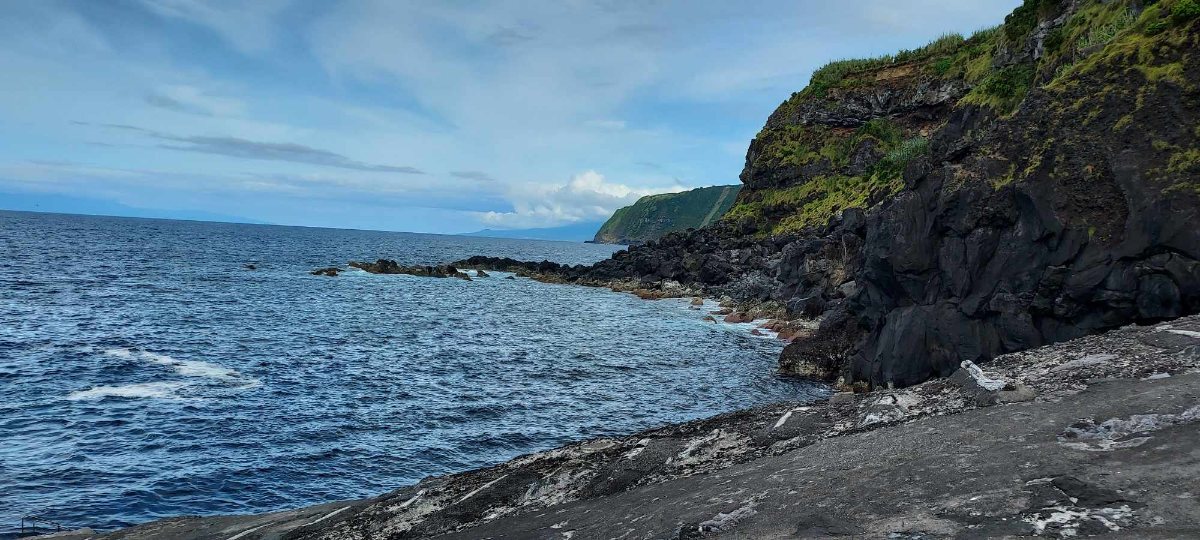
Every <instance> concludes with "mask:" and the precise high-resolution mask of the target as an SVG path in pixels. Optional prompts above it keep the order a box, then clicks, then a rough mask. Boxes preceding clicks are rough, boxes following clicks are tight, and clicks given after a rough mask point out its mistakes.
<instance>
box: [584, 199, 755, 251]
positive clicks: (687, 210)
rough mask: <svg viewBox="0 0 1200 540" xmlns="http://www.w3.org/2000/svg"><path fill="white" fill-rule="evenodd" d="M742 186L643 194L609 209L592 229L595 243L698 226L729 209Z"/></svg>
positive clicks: (642, 239) (630, 241)
mask: <svg viewBox="0 0 1200 540" xmlns="http://www.w3.org/2000/svg"><path fill="white" fill-rule="evenodd" d="M741 189H742V186H714V187H706V188H697V189H693V190H690V191H684V192H680V193H663V194H661V195H647V196H645V197H642V198H641V199H638V201H637V202H636V203H634V204H633V205H630V206H626V207H624V208H621V209H619V210H617V211H616V212H615V213H613V215H612V217H610V218H608V221H606V222H604V225H603V226H601V227H600V230H599V232H597V233H596V238H595V240H594V242H596V243H597V244H624V245H638V244H644V243H646V242H649V241H650V240H657V239H659V238H661V237H663V236H664V235H666V234H667V233H672V232H679V231H686V230H687V229H699V228H701V227H704V226H706V225H709V224H710V223H714V222H715V221H716V220H718V219H720V218H721V217H722V216H724V215H725V212H728V211H729V208H730V207H731V206H733V202H734V200H735V199H736V198H737V194H738V192H739V191H740V190H741Z"/></svg>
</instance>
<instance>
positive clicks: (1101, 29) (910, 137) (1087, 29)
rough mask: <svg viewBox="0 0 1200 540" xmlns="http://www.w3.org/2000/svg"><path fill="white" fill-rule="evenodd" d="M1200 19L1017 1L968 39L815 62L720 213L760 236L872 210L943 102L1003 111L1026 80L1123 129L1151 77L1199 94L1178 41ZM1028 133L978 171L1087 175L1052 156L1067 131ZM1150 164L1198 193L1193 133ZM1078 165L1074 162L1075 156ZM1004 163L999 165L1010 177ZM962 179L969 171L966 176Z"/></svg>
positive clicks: (1174, 4) (1146, 9) (1049, 0)
mask: <svg viewBox="0 0 1200 540" xmlns="http://www.w3.org/2000/svg"><path fill="white" fill-rule="evenodd" d="M1197 27H1200V0H1151V1H1133V0H1123V1H1101V0H1083V1H1081V2H1078V3H1073V2H1068V1H1066V0H1025V1H1024V3H1023V4H1022V5H1021V6H1019V7H1018V8H1017V9H1016V10H1014V11H1013V13H1012V14H1011V15H1009V16H1008V17H1007V18H1006V19H1005V22H1004V24H1002V25H1000V26H997V27H995V28H991V29H987V30H981V31H979V32H976V33H975V34H973V35H972V36H970V37H969V38H964V37H963V36H960V35H957V34H950V35H946V36H943V37H941V38H939V39H937V40H935V41H933V42H932V43H930V44H928V45H926V46H924V47H920V48H917V49H913V50H908V51H901V52H900V53H898V54H895V55H887V56H882V57H878V58H870V59H859V60H839V61H835V62H832V63H830V64H828V65H826V66H825V67H823V68H821V69H819V70H817V71H816V72H814V73H813V76H812V80H811V82H810V84H809V85H808V86H807V87H806V88H805V89H803V90H801V91H800V92H796V93H794V94H792V96H791V97H790V98H789V99H788V100H787V101H785V102H784V103H783V104H781V105H780V107H779V108H778V109H777V110H776V111H775V113H774V114H772V115H771V118H770V119H769V120H768V122H767V124H766V126H765V127H764V128H763V129H762V131H761V132H760V133H759V134H758V135H757V137H756V138H755V140H754V141H753V143H752V144H751V147H750V151H749V152H748V154H747V160H746V169H745V171H744V172H743V174H742V181H743V183H745V184H746V186H747V188H746V189H745V190H743V192H742V193H741V195H740V196H739V198H738V201H737V204H736V205H734V207H733V208H732V209H731V210H730V211H729V212H728V213H727V214H726V217H725V219H726V220H727V221H730V222H733V223H735V224H739V225H741V226H742V228H743V230H746V228H747V227H749V229H750V230H754V231H757V234H759V235H761V236H766V235H779V234H789V233H794V232H799V231H800V230H803V229H806V228H810V227H820V226H823V225H825V224H826V223H828V221H829V220H830V219H831V218H833V217H834V216H836V215H837V214H838V213H839V212H841V211H843V210H846V209H848V208H863V209H865V208H869V207H871V206H872V205H874V204H877V203H879V202H880V201H883V200H885V199H887V198H888V197H889V196H891V195H893V194H895V193H896V192H898V191H900V190H901V189H902V187H903V185H904V181H903V175H904V169H905V167H906V166H907V164H908V163H909V162H910V161H912V160H914V159H916V158H919V157H921V156H923V155H924V154H926V153H928V147H929V143H928V141H927V137H928V136H930V134H932V133H936V132H937V131H938V130H939V129H940V128H941V127H942V126H943V125H944V124H945V122H946V120H947V118H949V116H950V114H951V112H952V111H955V110H961V109H963V108H966V107H974V108H976V109H978V110H980V111H983V114H987V115H990V116H992V117H994V118H997V119H1000V120H1005V119H1010V118H1012V117H1013V115H1015V114H1017V112H1018V111H1019V110H1020V108H1021V106H1022V104H1023V103H1024V102H1025V101H1026V99H1027V97H1028V96H1030V95H1031V93H1032V92H1033V91H1034V90H1037V91H1038V92H1039V93H1040V94H1041V95H1043V96H1045V95H1046V94H1064V93H1066V94H1070V95H1086V96H1088V97H1086V98H1081V99H1079V100H1078V101H1077V102H1076V103H1075V104H1074V105H1073V106H1072V108H1071V111H1070V112H1071V114H1072V116H1073V118H1072V120H1070V121H1078V122H1082V123H1083V124H1085V125H1088V126H1091V125H1093V124H1094V123H1096V124H1099V123H1103V124H1105V125H1104V126H1103V127H1100V126H1097V129H1106V130H1112V131H1115V132H1123V131H1125V130H1127V129H1129V127H1130V123H1131V122H1133V121H1134V118H1135V115H1136V113H1137V111H1138V110H1140V109H1141V107H1142V101H1143V98H1144V96H1146V95H1148V93H1151V92H1155V91H1156V88H1157V86H1158V85H1160V84H1163V83H1165V84H1170V85H1173V86H1175V87H1178V88H1183V89H1185V90H1186V91H1187V92H1195V91H1196V89H1197V86H1198V85H1197V82H1196V81H1191V80H1188V78H1187V77H1185V76H1184V75H1183V73H1184V65H1185V62H1186V59H1187V56H1186V54H1190V53H1186V54H1180V53H1179V51H1189V50H1190V48H1191V47H1190V46H1189V45H1187V44H1186V43H1185V42H1187V41H1188V40H1195V36H1194V33H1195V32H1196V29H1197ZM1112 66H1121V69H1123V70H1128V71H1129V72H1130V75H1129V81H1130V82H1131V83H1130V84H1125V85H1112V84H1109V85H1105V86H1099V87H1093V88H1090V89H1089V90H1088V91H1087V92H1081V85H1082V86H1087V85H1089V84H1094V83H1093V82H1092V81H1093V80H1095V79H1096V78H1097V76H1096V74H1097V72H1099V71H1102V70H1105V69H1112ZM1129 96H1133V97H1134V98H1135V99H1131V100H1130V101H1131V102H1133V103H1135V104H1136V106H1137V109H1136V110H1132V111H1126V113H1127V114H1125V116H1124V117H1122V118H1117V119H1110V118H1108V117H1107V113H1106V115H1105V116H1102V115H1101V111H1110V110H1111V107H1110V108H1108V109H1105V106H1106V104H1108V103H1111V102H1113V101H1114V100H1123V99H1125V98H1126V97H1129ZM1035 135H1036V134H1031V138H1029V140H1028V141H1027V143H1028V144H1027V146H1028V148H1029V149H1030V151H1029V152H1028V155H1027V156H1024V157H1020V158H1018V159H1014V160H1013V161H1012V162H1006V163H1003V164H1001V165H999V166H998V167H999V170H1000V171H1001V172H1000V173H999V174H995V175H994V176H991V177H989V178H986V179H984V180H986V181H987V182H988V183H989V184H990V185H992V186H993V187H994V188H995V189H1003V188H1005V187H1007V186H1009V185H1011V184H1014V183H1018V182H1021V181H1023V180H1024V179H1026V178H1029V177H1031V176H1032V175H1037V174H1049V175H1051V176H1052V177H1063V178H1066V177H1070V176H1072V175H1078V174H1083V175H1084V176H1087V175H1090V174H1094V173H1092V172H1089V171H1092V170H1093V169H1094V164H1090V165H1089V164H1084V170H1079V171H1076V170H1073V169H1070V170H1069V167H1068V166H1067V164H1064V163H1063V162H1062V158H1061V157H1060V156H1057V155H1056V147H1057V146H1058V145H1061V144H1065V143H1068V142H1070V141H1054V140H1047V138H1045V137H1040V138H1039V137H1037V136H1035ZM1167 143H1169V144H1162V145H1159V146H1157V147H1156V148H1155V151H1157V152H1163V153H1166V154H1169V156H1168V157H1167V159H1168V160H1169V162H1170V165H1169V166H1168V167H1164V168H1163V169H1161V170H1159V173H1160V178H1159V179H1156V180H1155V181H1160V182H1162V183H1163V185H1164V186H1166V187H1164V189H1171V190H1172V191H1175V192H1181V193H1192V192H1196V189H1195V185H1196V182H1195V179H1194V175H1195V172H1196V170H1197V168H1198V167H1197V166H1196V165H1195V164H1196V162H1197V158H1196V156H1197V152H1200V148H1197V146H1196V145H1195V144H1194V142H1193V141H1167ZM1072 166H1074V165H1072ZM1004 171H1008V172H1007V174H1005V173H1004ZM958 180H961V181H966V180H968V178H966V177H964V178H960V179H958Z"/></svg>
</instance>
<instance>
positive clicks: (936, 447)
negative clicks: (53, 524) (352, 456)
mask: <svg viewBox="0 0 1200 540" xmlns="http://www.w3.org/2000/svg"><path fill="white" fill-rule="evenodd" d="M1197 478H1200V317H1190V318H1184V319H1178V320H1175V321H1171V322H1168V323H1162V324H1158V325H1155V326H1141V327H1139V326H1130V327H1125V328H1121V329H1118V330H1115V331H1112V332H1109V333H1107V334H1102V335H1097V336H1090V337H1085V338H1081V339H1077V340H1073V341H1069V342H1064V343H1060V344H1057V345H1053V346H1048V347H1043V348H1040V349H1034V350H1030V351H1026V352H1022V353H1016V354H1010V355H1005V356H1002V357H999V358H997V359H996V360H995V361H993V362H991V363H989V364H987V365H985V366H982V368H981V367H979V366H974V365H973V364H968V365H965V366H964V368H963V369H962V370H960V372H959V373H958V374H956V376H954V377H951V378H947V379H938V380H933V381H929V382H926V383H923V384H920V385H916V386H913V387H909V388H904V389H897V390H876V391H874V392H868V393H861V394H851V393H843V394H836V395H834V396H833V397H832V398H831V399H829V400H828V401H825V402H821V403H807V404H805V403H781V404H777V405H773V406H768V407H762V408H758V409H751V410H746V411H739V412H735V413H731V414H726V415H722V416H718V417H714V418H710V419H706V420H699V421H695V422H688V423H684V424H678V425H673V426H667V427H663V428H659V429H656V430H650V431H646V432H643V433H639V434H636V435H633V436H630V437H624V438H612V439H598V440H592V441H587V442H582V443H577V444H574V445H570V446H566V447H563V448H559V449H555V450H550V451H547V452H542V453H538V454H532V455H528V456H523V457H519V458H516V459H514V460H512V461H510V462H508V463H505V464H502V465H499V466H496V467H492V468H489V469H483V470H478V471H471V472H466V473H462V474H457V475H450V476H445V477H439V478H430V479H426V480H424V481H422V482H420V483H418V484H417V485H414V486H410V487H406V488H403V489H400V490H398V491H395V492H393V493H390V494H387V495H383V496H381V497H378V498H375V499H369V500H363V501H355V502H344V503H330V504H326V505H321V506H317V507H312V508H308V509H303V510H296V511H288V512H280V513H275V514H266V515H259V516H224V517H204V518H200V517H182V518H174V519H168V520H161V521H157V522H153V523H148V524H144V525H140V526H137V527H132V528H129V529H124V530H120V531H116V532H113V533H110V534H108V535H107V536H105V537H106V538H112V539H151V538H182V539H210V538H211V539H222V540H232V539H247V540H249V539H257V538H287V539H368V538H371V539H374V538H429V537H445V538H462V539H467V538H470V539H478V538H546V539H552V538H563V539H566V538H571V539H574V540H578V539H583V538H679V539H684V538H708V537H716V538H825V537H837V536H847V537H857V538H978V537H1027V536H1044V537H1067V536H1075V535H1078V536H1089V535H1112V536H1113V537H1122V536H1123V537H1130V536H1131V535H1132V536H1136V537H1138V538H1181V537H1197V536H1200V484H1197V481H1196V479H1197ZM92 536H93V535H90V534H84V535H79V536H76V538H90V537H92Z"/></svg>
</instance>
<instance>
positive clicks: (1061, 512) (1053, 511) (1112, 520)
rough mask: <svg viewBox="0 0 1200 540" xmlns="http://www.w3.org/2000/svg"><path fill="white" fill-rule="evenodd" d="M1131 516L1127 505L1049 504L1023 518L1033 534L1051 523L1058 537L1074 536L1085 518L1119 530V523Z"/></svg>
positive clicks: (1111, 529)
mask: <svg viewBox="0 0 1200 540" xmlns="http://www.w3.org/2000/svg"><path fill="white" fill-rule="evenodd" d="M1132 516H1133V509H1131V508H1129V506H1128V505H1121V506H1120V507H1118V508H1099V509H1094V510H1093V509H1088V508H1078V507H1067V506H1051V507H1048V508H1043V509H1042V510H1039V511H1038V512H1035V513H1033V514H1031V515H1029V516H1026V517H1025V518H1024V521H1025V522H1026V523H1029V524H1030V525H1033V530H1034V534H1037V535H1039V536H1040V535H1042V534H1044V533H1045V532H1046V529H1047V528H1049V527H1050V526H1052V525H1055V526H1057V527H1056V529H1057V530H1056V531H1055V532H1057V533H1058V535H1059V536H1060V537H1069V536H1076V535H1077V534H1079V527H1080V525H1082V524H1083V522H1084V521H1085V520H1094V521H1096V522H1098V523H1100V524H1101V525H1103V526H1104V528H1106V529H1108V530H1109V531H1112V532H1117V531H1120V530H1121V524H1122V523H1125V522H1127V521H1128V520H1129V518H1130V517H1132Z"/></svg>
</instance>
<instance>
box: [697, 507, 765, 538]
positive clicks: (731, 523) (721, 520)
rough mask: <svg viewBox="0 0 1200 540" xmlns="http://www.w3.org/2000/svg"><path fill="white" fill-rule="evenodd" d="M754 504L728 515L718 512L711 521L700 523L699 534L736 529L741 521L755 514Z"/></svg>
mask: <svg viewBox="0 0 1200 540" xmlns="http://www.w3.org/2000/svg"><path fill="white" fill-rule="evenodd" d="M757 513H758V511H757V510H755V509H754V503H750V504H747V505H746V506H743V507H741V508H738V509H737V510H734V511H732V512H729V513H725V512H720V513H718V514H717V515H715V516H713V518H712V519H710V520H707V521H702V522H700V531H701V532H724V531H728V530H731V529H733V528H734V527H737V524H738V523H739V522H741V521H742V520H744V519H746V518H748V517H750V516H753V515H754V514H757Z"/></svg>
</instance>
